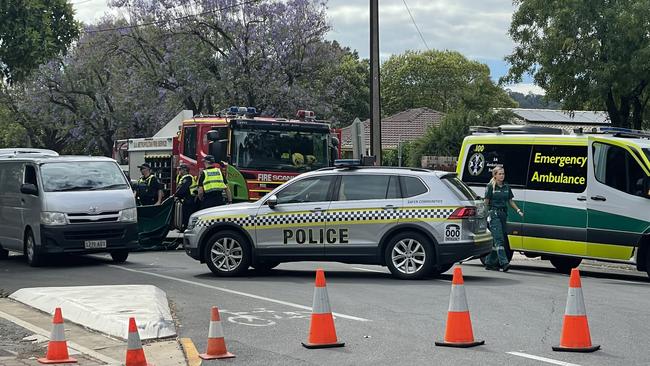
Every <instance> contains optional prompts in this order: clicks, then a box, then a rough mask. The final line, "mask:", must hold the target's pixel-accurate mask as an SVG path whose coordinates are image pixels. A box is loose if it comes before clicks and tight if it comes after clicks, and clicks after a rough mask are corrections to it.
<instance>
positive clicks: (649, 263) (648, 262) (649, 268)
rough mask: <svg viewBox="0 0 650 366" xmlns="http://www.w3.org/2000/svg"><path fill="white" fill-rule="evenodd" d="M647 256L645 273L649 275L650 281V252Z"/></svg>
mask: <svg viewBox="0 0 650 366" xmlns="http://www.w3.org/2000/svg"><path fill="white" fill-rule="evenodd" d="M647 253H648V254H646V260H645V271H646V273H647V274H648V278H649V279H650V251H648V252H647Z"/></svg>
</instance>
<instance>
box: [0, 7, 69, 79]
mask: <svg viewBox="0 0 650 366" xmlns="http://www.w3.org/2000/svg"><path fill="white" fill-rule="evenodd" d="M73 14H74V13H73V10H72V4H70V3H69V2H68V1H67V0H3V1H0V76H2V77H4V78H5V79H6V80H7V81H8V82H10V83H13V82H16V81H20V80H22V79H24V78H25V77H26V76H28V75H29V74H30V73H31V72H32V71H33V70H35V69H36V68H38V66H39V65H41V64H44V63H46V62H47V61H49V60H50V59H51V58H53V57H55V56H57V55H59V54H61V53H65V52H66V50H67V48H68V47H69V46H70V44H71V43H72V42H73V41H74V40H75V39H76V38H77V37H78V36H79V24H78V23H77V22H76V21H75V20H74V16H73Z"/></svg>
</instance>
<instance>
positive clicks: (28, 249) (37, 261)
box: [25, 231, 42, 267]
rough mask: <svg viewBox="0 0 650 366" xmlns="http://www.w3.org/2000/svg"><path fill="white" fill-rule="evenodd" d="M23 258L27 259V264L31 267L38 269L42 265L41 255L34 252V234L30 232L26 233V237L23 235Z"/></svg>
mask: <svg viewBox="0 0 650 366" xmlns="http://www.w3.org/2000/svg"><path fill="white" fill-rule="evenodd" d="M25 256H26V257H27V264H29V265H30V266H31V267H38V266H40V265H41V263H42V259H41V255H40V254H38V251H37V250H36V242H35V241H34V234H32V232H31V231H28V232H27V235H25Z"/></svg>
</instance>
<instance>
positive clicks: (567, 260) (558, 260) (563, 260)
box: [549, 257, 582, 274]
mask: <svg viewBox="0 0 650 366" xmlns="http://www.w3.org/2000/svg"><path fill="white" fill-rule="evenodd" d="M549 260H550V261H551V264H552V265H553V267H555V269H557V271H558V272H560V273H565V274H569V273H571V270H572V269H573V268H576V267H578V266H579V265H580V263H581V262H582V258H573V257H550V258H549Z"/></svg>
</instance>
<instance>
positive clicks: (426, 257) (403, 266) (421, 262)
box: [385, 232, 433, 280]
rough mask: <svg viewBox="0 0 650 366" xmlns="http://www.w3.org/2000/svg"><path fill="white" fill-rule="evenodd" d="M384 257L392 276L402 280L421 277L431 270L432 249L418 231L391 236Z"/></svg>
mask: <svg viewBox="0 0 650 366" xmlns="http://www.w3.org/2000/svg"><path fill="white" fill-rule="evenodd" d="M385 259H386V265H387V266H388V269H389V270H390V272H391V273H392V274H393V276H395V277H397V278H400V279H403V280H410V279H418V278H423V277H425V276H427V275H429V274H431V273H432V272H433V250H432V248H431V245H430V244H429V241H428V240H427V238H425V237H424V236H422V235H420V234H418V233H408V232H407V233H402V234H398V235H396V236H394V237H393V238H391V240H390V242H389V243H388V245H387V246H386V252H385Z"/></svg>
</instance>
